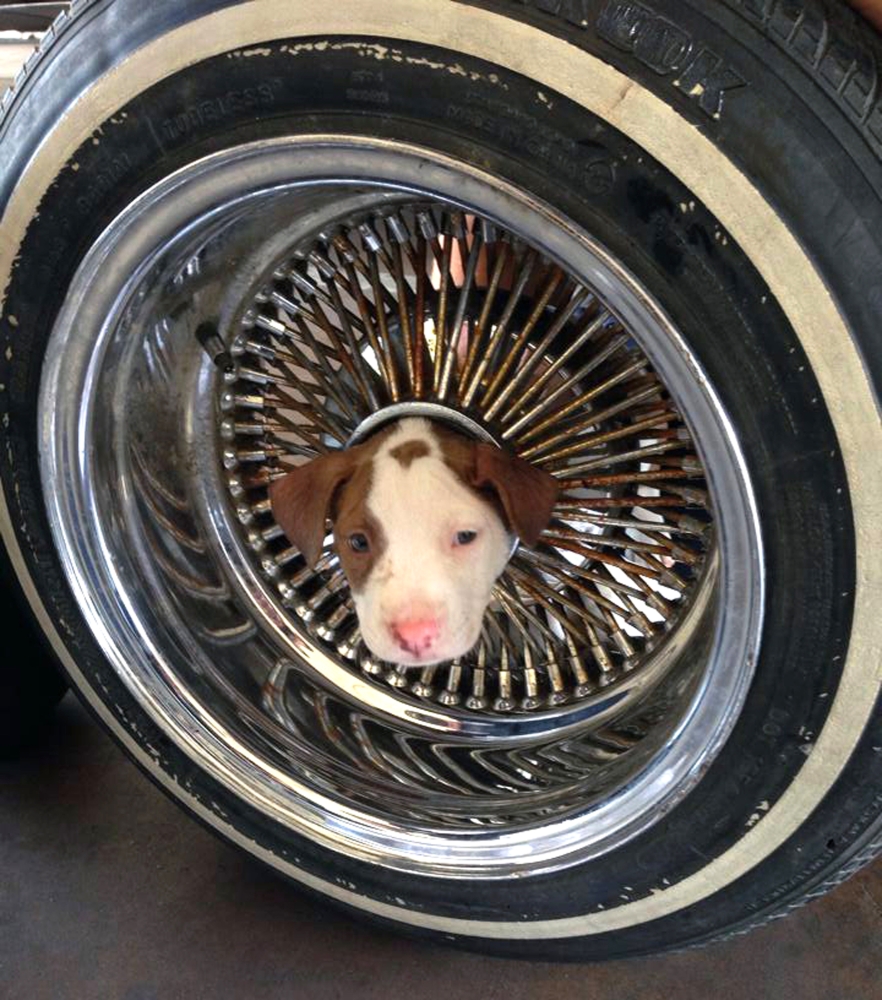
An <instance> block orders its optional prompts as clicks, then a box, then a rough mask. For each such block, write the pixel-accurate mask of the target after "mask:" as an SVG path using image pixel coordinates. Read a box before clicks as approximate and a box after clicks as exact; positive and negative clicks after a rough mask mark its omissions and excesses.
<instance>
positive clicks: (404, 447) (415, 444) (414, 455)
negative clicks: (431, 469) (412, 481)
mask: <svg viewBox="0 0 882 1000" xmlns="http://www.w3.org/2000/svg"><path fill="white" fill-rule="evenodd" d="M431 453H432V451H431V449H430V448H429V446H428V445H427V444H426V442H425V441H405V442H404V443H403V444H399V445H396V447H394V448H393V449H392V450H391V451H390V452H389V454H390V455H391V456H392V457H393V458H394V459H395V460H396V461H397V462H399V463H400V464H401V466H402V467H403V468H405V469H409V468H410V466H411V463H413V462H415V461H416V460H417V459H418V458H426V456H427V455H431Z"/></svg>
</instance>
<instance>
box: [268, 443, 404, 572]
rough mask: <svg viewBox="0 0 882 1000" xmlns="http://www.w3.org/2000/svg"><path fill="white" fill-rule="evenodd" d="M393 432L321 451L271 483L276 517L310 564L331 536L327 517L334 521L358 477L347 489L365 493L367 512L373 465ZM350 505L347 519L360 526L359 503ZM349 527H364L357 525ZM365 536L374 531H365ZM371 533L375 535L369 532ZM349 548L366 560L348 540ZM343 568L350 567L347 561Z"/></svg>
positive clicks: (354, 494)
mask: <svg viewBox="0 0 882 1000" xmlns="http://www.w3.org/2000/svg"><path fill="white" fill-rule="evenodd" d="M390 431H391V428H390ZM388 433H389V431H381V432H380V433H378V434H376V435H375V436H374V437H372V438H371V439H370V440H369V441H366V442H365V443H364V444H359V445H355V447H353V448H347V449H346V450H345V451H332V452H329V453H328V454H327V455H320V456H319V457H318V458H314V459H313V460H312V461H311V462H307V463H306V464H305V465H299V466H298V467H297V468H296V469H292V471H291V472H289V473H288V475H287V476H285V477H284V478H282V479H277V480H276V481H275V482H274V483H272V485H271V486H270V488H269V498H270V503H271V504H272V508H273V516H274V517H275V519H276V521H278V523H279V525H280V526H281V528H282V531H284V532H285V535H286V536H287V538H288V539H289V540H290V541H291V542H293V543H294V545H296V546H297V548H298V549H300V551H301V552H302V553H303V556H304V558H305V559H306V562H307V564H308V565H310V566H315V564H316V563H317V562H318V560H319V556H320V555H321V553H322V544H323V542H324V538H325V534H326V521H327V520H328V518H329V517H330V518H331V520H335V519H336V518H337V511H336V508H337V507H338V506H339V504H340V501H342V499H343V495H342V493H341V491H342V490H343V487H344V486H345V485H346V484H347V483H349V482H351V481H353V480H355V479H357V481H358V484H357V487H356V489H353V490H352V491H346V493H347V494H348V495H351V496H352V497H353V498H355V497H359V496H360V503H361V508H362V511H361V512H363V514H364V515H367V511H366V510H364V500H365V498H366V497H367V493H368V490H369V489H370V475H371V463H372V462H373V458H374V455H375V454H376V452H377V450H378V448H379V447H380V444H381V443H382V441H383V439H384V438H385V437H386V436H387V434H388ZM359 489H360V490H362V492H361V493H360V494H359V493H357V490H359ZM347 509H348V514H347V519H348V520H349V521H350V523H353V524H354V523H355V522H357V521H358V520H359V515H360V513H361V512H360V511H359V507H358V503H356V502H355V501H353V502H351V503H349V504H348V508H347ZM361 520H366V516H365V517H361ZM349 530H350V531H355V530H361V529H360V528H358V529H357V528H354V527H353V528H350V529H349ZM365 534H368V532H367V531H365ZM335 537H336V536H335ZM368 537H369V538H370V535H369V534H368ZM346 548H347V549H348V551H349V553H351V555H352V556H353V557H354V558H356V559H359V558H363V557H362V556H360V554H359V553H357V552H353V551H352V550H351V549H349V546H348V544H347V546H346ZM338 552H339V550H338ZM370 554H371V553H365V555H370ZM374 558H376V556H374ZM341 559H342V555H341ZM347 559H348V557H347ZM343 568H344V570H345V569H346V564H345V563H344V566H343ZM368 572H369V570H368Z"/></svg>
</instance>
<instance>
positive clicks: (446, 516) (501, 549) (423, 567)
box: [354, 417, 511, 663]
mask: <svg viewBox="0 0 882 1000" xmlns="http://www.w3.org/2000/svg"><path fill="white" fill-rule="evenodd" d="M414 440H419V441H423V442H425V444H426V445H427V446H428V447H429V449H430V454H429V455H427V456H425V457H422V458H417V459H415V460H414V461H413V462H412V463H411V464H410V465H409V466H408V467H407V468H404V467H403V466H402V464H401V463H400V462H399V461H398V460H397V459H395V458H393V457H392V456H391V455H390V454H389V453H390V452H391V451H392V450H393V449H394V448H396V447H398V445H401V444H404V443H405V442H407V441H414ZM373 461H374V468H373V479H372V483H371V488H370V491H369V493H368V496H367V501H366V503H367V507H368V510H369V511H370V512H371V514H373V516H374V517H375V518H376V519H377V521H378V522H379V523H380V524H381V525H382V528H383V532H384V533H385V536H386V549H385V551H384V552H383V554H382V555H381V556H380V558H379V559H378V560H377V563H376V564H375V565H374V567H373V569H372V571H371V573H370V576H369V577H368V579H367V582H366V584H365V586H364V587H363V588H362V590H361V592H360V593H358V594H355V595H354V598H355V604H356V609H357V611H358V618H359V621H360V623H361V631H362V635H363V636H364V640H365V642H366V643H367V645H368V647H369V648H370V649H371V650H372V651H373V653H374V654H375V655H377V656H379V657H380V658H382V659H384V660H390V661H392V662H393V663H434V662H438V661H441V660H449V659H453V658H454V657H456V656H460V655H462V654H463V653H466V652H468V650H469V649H471V647H472V646H474V644H475V643H476V642H477V640H478V637H479V635H480V631H481V621H482V618H483V615H484V609H485V608H486V607H487V604H488V602H489V600H490V591H491V588H492V586H493V583H494V581H495V580H496V578H497V577H498V576H499V574H500V573H501V572H502V570H503V569H504V567H505V564H506V562H507V559H508V554H509V551H510V546H511V539H510V536H509V535H508V533H507V532H506V529H505V526H504V525H503V523H502V521H501V520H500V518H499V516H498V515H497V514H496V512H495V511H494V510H493V508H492V507H491V506H490V504H489V503H486V502H484V501H482V500H481V499H479V498H478V497H477V496H475V494H474V493H473V492H472V491H471V490H470V489H469V488H468V487H467V486H466V485H465V484H464V483H462V482H461V481H460V479H459V477H458V476H457V475H456V474H455V473H454V472H453V470H451V469H450V468H449V467H448V466H447V465H446V463H445V462H444V459H443V456H442V453H441V448H440V445H439V442H438V440H437V438H436V437H435V435H434V433H433V431H432V427H431V424H430V423H429V422H428V421H426V420H423V419H421V418H415V417H411V418H408V419H406V420H402V421H401V423H400V425H399V427H398V428H397V429H396V430H395V432H394V433H392V434H391V435H390V436H389V438H388V439H387V440H386V441H384V442H383V445H382V447H381V448H380V450H379V451H378V452H377V454H376V455H375V456H374V460H373ZM460 531H476V532H477V533H478V535H477V538H476V539H475V540H474V541H473V542H471V543H470V544H468V545H457V544H456V543H455V538H456V534H457V532H460ZM427 616H431V617H434V618H436V619H437V620H438V622H439V626H440V628H439V635H438V638H437V639H436V640H435V642H434V643H433V645H432V647H431V648H430V649H429V650H427V651H426V652H424V653H422V654H419V655H415V654H412V653H410V652H408V651H406V650H405V649H403V648H402V647H401V645H400V643H398V642H396V640H395V638H394V636H393V634H392V629H391V626H392V625H394V623H396V622H398V621H403V620H408V619H413V618H424V617H427Z"/></svg>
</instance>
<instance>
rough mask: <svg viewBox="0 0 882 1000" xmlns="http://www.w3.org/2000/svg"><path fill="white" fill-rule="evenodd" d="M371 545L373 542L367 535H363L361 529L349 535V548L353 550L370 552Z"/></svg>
mask: <svg viewBox="0 0 882 1000" xmlns="http://www.w3.org/2000/svg"><path fill="white" fill-rule="evenodd" d="M370 547H371V543H370V542H369V541H368V537H367V535H363V534H362V533H361V532H360V531H356V532H355V534H353V535H350V536H349V548H350V549H352V551H353V552H368V551H370Z"/></svg>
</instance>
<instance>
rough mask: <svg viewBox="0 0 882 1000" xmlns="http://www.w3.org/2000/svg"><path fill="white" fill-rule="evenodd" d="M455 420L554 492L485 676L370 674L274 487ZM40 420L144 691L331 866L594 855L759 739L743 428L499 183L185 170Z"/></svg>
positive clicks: (588, 244) (247, 797)
mask: <svg viewBox="0 0 882 1000" xmlns="http://www.w3.org/2000/svg"><path fill="white" fill-rule="evenodd" d="M111 261H112V266H110V263H109V262H111ZM206 331H209V334H208V335H207V336H206ZM213 338H214V339H213ZM206 348H208V349H206ZM214 358H219V359H220V361H221V364H220V365H219V364H216V363H214ZM433 406H441V407H443V408H444V411H443V413H444V415H445V416H446V417H447V418H448V419H451V420H453V421H458V422H459V423H460V426H462V427H464V428H465V429H466V430H467V431H468V432H469V433H473V434H476V435H480V434H486V435H488V436H489V437H490V438H493V439H496V440H501V441H504V442H506V443H507V444H509V445H510V446H512V447H514V448H515V449H516V450H518V451H519V452H520V453H521V454H522V455H524V456H525V457H527V458H529V459H530V460H532V461H535V462H537V463H539V464H542V465H544V466H545V467H546V468H548V469H549V470H550V471H552V472H553V473H554V474H555V475H556V476H558V477H559V478H560V480H561V483H562V487H563V491H562V495H561V501H560V504H559V506H558V509H557V512H556V519H555V521H554V523H553V524H552V526H551V527H550V528H549V530H548V531H547V532H546V534H545V536H544V537H543V539H542V542H541V544H540V545H539V546H538V547H537V548H536V549H535V550H526V549H524V548H523V547H520V548H519V549H518V550H517V551H516V552H515V553H514V555H513V557H512V559H511V561H510V563H509V566H508V568H507V570H506V572H505V573H504V575H503V577H502V578H501V579H500V581H499V585H498V587H497V589H496V593H495V598H494V601H493V604H492V606H491V608H490V609H489V610H488V614H487V616H486V622H485V628H484V633H483V637H482V640H481V642H480V643H479V645H478V647H477V648H476V649H475V651H474V652H473V654H470V655H469V656H467V657H464V658H463V659H462V660H461V661H458V662H455V663H450V664H445V665H442V666H440V667H438V668H436V669H435V670H428V669H427V670H423V671H421V670H420V669H418V668H417V669H416V670H413V669H405V668H402V667H400V666H399V665H397V664H385V663H376V662H374V661H373V660H372V659H371V658H370V657H369V656H368V654H367V652H366V650H365V649H364V647H363V645H362V644H361V642H360V639H359V636H358V632H357V622H356V620H355V618H354V615H353V614H352V609H351V605H350V604H349V599H348V593H347V588H346V584H345V580H344V578H343V577H342V575H341V574H340V572H339V570H338V568H337V567H336V565H335V563H334V560H333V555H332V553H331V552H330V551H329V552H327V553H326V556H325V558H324V560H323V561H322V562H321V563H320V564H319V567H318V568H317V570H316V571H315V572H313V571H311V570H308V569H307V568H306V567H305V566H304V565H303V563H302V561H301V559H300V555H299V553H297V552H296V551H295V550H293V549H292V548H291V547H290V546H289V545H288V543H287V542H286V540H285V539H284V538H283V537H282V536H281V533H280V532H279V529H278V527H277V526H276V525H275V523H274V522H273V519H272V513H271V511H270V509H269V505H268V503H267V499H266V486H267V484H268V482H269V481H270V479H271V477H273V476H275V475H280V474H282V472H283V471H284V469H285V467H286V466H287V465H289V464H291V463H296V462H300V461H305V460H308V459H309V458H310V457H311V456H312V455H314V454H318V453H320V452H321V451H323V450H327V449H330V448H335V447H341V446H343V445H345V444H346V443H347V442H348V441H351V440H353V439H357V438H358V437H359V436H364V435H366V434H368V433H370V432H371V430H372V429H375V428H376V426H377V422H378V421H382V420H385V419H388V418H390V417H392V416H394V415H396V414H398V413H401V412H409V411H410V410H412V408H414V407H418V408H422V409H423V411H424V412H426V409H425V408H431V407H433ZM396 407H397V408H398V409H396ZM402 408H403V409H402ZM432 412H436V413H437V412H438V411H432ZM41 414H42V417H41V419H42V426H41V439H42V472H43V481H44V492H45V498H46V504H47V509H48V511H49V516H50V521H51V524H52V529H53V533H54V537H55V539H56V543H57V546H58V551H59V554H60V557H61V559H62V562H63V564H64V567H65V570H66V573H67V575H68V578H69V580H70V583H71V586H72V589H73V592H74V594H75V596H76V598H77V600H78V602H79V605H80V607H81V609H82V612H83V614H84V616H85V618H86V620H87V622H88V624H89V626H90V628H91V630H92V632H93V633H94V635H95V637H96V639H97V641H98V643H99V644H100V646H101V648H102V650H103V651H104V653H105V655H106V657H107V658H108V660H109V662H110V663H111V665H112V666H113V668H114V670H115V671H116V674H117V675H118V677H119V679H120V681H121V682H122V683H123V684H124V685H125V686H126V687H127V688H128V690H129V691H130V692H131V695H132V696H133V697H134V698H135V699H136V700H137V701H138V703H139V704H140V705H141V707H142V708H143V709H144V710H145V711H146V712H147V713H148V714H149V715H150V716H151V718H152V719H153V720H154V721H155V722H156V723H157V724H158V725H159V726H160V727H161V728H162V729H163V730H164V731H165V732H166V733H167V734H168V735H169V737H170V738H171V739H172V741H173V742H174V743H175V744H176V745H177V746H179V747H180V748H182V750H183V751H184V752H185V753H186V754H187V755H188V756H189V757H190V758H191V759H192V760H193V761H194V762H195V763H196V764H197V765H198V766H199V767H201V768H203V769H205V770H206V771H207V772H208V773H210V774H211V775H212V776H214V777H215V778H216V779H217V780H218V781H220V782H221V783H222V784H223V785H225V786H226V787H227V788H229V789H231V791H232V792H233V793H234V794H235V795H237V796H238V797H239V798H241V799H242V800H244V801H245V802H247V803H248V804H249V805H251V806H252V807H253V808H255V809H257V810H259V811H260V812H262V813H264V814H265V815H267V816H268V817H270V818H272V819H273V820H275V821H277V822H279V823H282V824H285V825H287V826H288V827H290V828H291V829H292V830H294V831H297V832H298V833H300V834H302V835H304V836H307V837H309V838H311V839H313V840H314V841H316V842H318V843H319V844H321V845H323V846H325V847H328V848H331V849H334V850H338V851H341V852H344V853H345V854H346V855H347V856H349V857H353V858H359V859H362V860H365V861H368V862H371V863H375V864H381V865H387V866H390V867H394V868H397V869H401V870H406V871H413V872H422V873H426V874H431V875H435V876H445V877H473V876H475V875H480V876H481V877H488V878H497V877H507V876H510V875H511V874H512V873H533V872H539V871H547V870H551V869H555V868H560V867H563V866H566V865H569V864H574V863H576V862H578V861H580V860H582V859H584V858H586V857H591V856H594V855H597V854H600V853H603V852H604V851H608V850H610V849H612V848H614V847H616V846H617V845H619V844H621V843H622V842H623V841H624V840H626V839H628V838H630V837H633V836H634V835H635V834H636V833H638V832H639V831H640V830H642V829H644V828H646V826H648V825H649V824H651V823H653V822H654V821H655V820H656V819H658V818H659V817H660V816H662V815H663V814H664V813H665V812H666V811H667V810H668V809H669V808H670V807H671V805H672V803H673V802H675V801H676V800H677V799H679V798H680V797H682V796H683V795H685V794H686V792H687V791H688V790H689V788H691V787H692V786H693V784H694V783H695V781H696V780H698V777H699V776H700V774H701V773H703V771H704V770H705V769H706V767H707V765H708V763H709V762H710V760H711V759H712V758H713V756H714V755H715V753H716V751H717V750H718V748H719V746H720V745H721V744H722V742H723V741H724V740H725V738H726V735H727V734H728V732H729V730H730V728H731V726H732V724H733V722H734V720H735V718H736V717H737V714H738V712H739V710H740V706H741V703H742V700H743V697H744V694H745V692H746V690H747V687H748V685H749V683H750V677H751V671H752V666H753V663H754V662H755V656H756V650H757V647H758V642H759V634H760V627H761V623H762V606H763V592H762V553H761V547H760V542H759V531H758V526H757V520H756V515H755V511H754V508H753V502H752V497H751V491H750V485H749V482H748V479H747V476H746V474H745V471H744V464H743V462H742V460H741V456H740V454H739V450H738V444H737V441H736V439H735V436H734V434H733V433H732V431H731V428H730V427H729V424H728V422H727V420H726V416H725V413H724V412H723V410H722V408H721V407H720V406H719V403H718V401H717V399H716V397H715V395H714V393H713V389H712V387H711V386H710V385H709V384H708V382H707V379H706V378H705V376H704V374H703V373H702V371H701V368H700V365H699V363H698V361H697V359H696V358H695V357H694V356H693V354H692V353H691V352H690V350H689V348H688V345H687V344H686V343H685V342H684V340H683V338H682V337H681V336H680V334H679V333H678V331H677V330H676V329H675V328H674V327H673V326H672V324H671V323H670V321H669V320H668V319H667V317H666V316H665V315H664V313H663V312H662V310H661V309H660V308H659V307H658V306H657V304H656V303H655V302H653V301H652V299H651V298H650V297H649V296H648V295H647V294H646V292H645V291H644V290H643V289H642V288H641V287H640V285H639V283H638V282H637V281H636V280H635V279H634V278H633V277H632V276H631V275H630V274H629V273H628V272H627V271H626V270H625V269H624V268H623V267H622V266H621V265H620V264H619V263H618V262H616V261H615V260H614V259H612V258H611V257H610V256H609V254H608V253H607V252H606V251H605V250H604V249H603V247H601V246H599V245H598V244H597V243H596V242H594V241H593V240H592V239H591V238H590V236H589V235H588V234H586V233H584V232H583V231H581V230H579V229H578V228H577V227H575V226H573V224H572V223H571V222H569V221H568V220H567V219H565V218H563V217H561V216H560V215H559V214H557V213H556V212H555V211H554V210H553V209H551V208H550V207H548V206H547V205H544V204H542V203H539V202H537V201H535V200H534V199H532V198H531V197H530V196H529V195H527V194H525V193H523V192H520V191H518V190H516V189H514V188H511V187H510V186H508V185H506V184H504V183H502V182H500V181H498V180H496V179H493V178H491V177H489V176H487V175H486V174H484V173H482V172H481V171H479V170H476V169H474V168H471V167H469V166H467V165H464V164H462V163H458V162H455V161H452V160H450V159H449V158H447V157H445V156H443V155H441V154H438V153H434V152H430V151H428V150H425V149H416V148H413V147H409V146H406V145H404V144H400V143H391V142H382V141H378V140H369V139H360V138H357V137H348V138H347V137H344V138H327V137H306V138H300V139H289V140H276V141H271V142H261V143H254V144H250V145H247V146H242V147H239V148H236V149H233V150H229V151H226V152H224V153H220V154H216V155H215V156H212V157H208V158H206V159H204V160H201V161H198V162H197V163H194V164H193V165H192V166H190V167H188V168H186V169H185V170H183V171H181V172H180V173H179V174H176V175H174V176H172V177H170V178H168V179H167V180H165V181H163V182H161V183H160V184H158V185H156V187H154V188H153V189H151V190H150V191H148V192H147V193H146V194H144V195H143V196H142V198H141V199H140V200H139V201H138V202H137V203H135V204H134V205H132V206H131V207H130V208H129V209H127V210H126V211H125V212H123V213H122V214H121V215H120V216H119V218H117V219H116V220H115V221H114V222H113V224H112V225H111V226H110V227H109V228H108V230H107V231H106V232H105V233H104V234H103V236H102V237H101V238H100V240H99V241H98V242H97V243H96V244H95V246H94V247H93V248H92V250H91V251H90V252H89V254H88V255H87V257H86V258H85V259H84V261H83V263H82V265H81V267H80V269H79V271H78V274H77V276H76V279H75V281H74V283H73V285H72V286H71V289H70V291H69V294H68V297H67V300H66V303H65V306H64V309H63V310H62V313H61V315H60V316H59V318H58V321H57V323H56V327H55V330H54V332H53V335H52V338H51V342H50V346H49V351H48V355H47V360H46V365H45V371H44V378H43V384H42V388H41Z"/></svg>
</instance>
